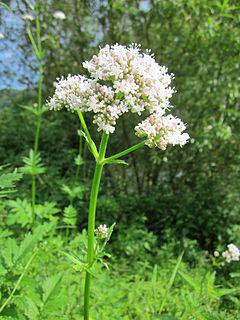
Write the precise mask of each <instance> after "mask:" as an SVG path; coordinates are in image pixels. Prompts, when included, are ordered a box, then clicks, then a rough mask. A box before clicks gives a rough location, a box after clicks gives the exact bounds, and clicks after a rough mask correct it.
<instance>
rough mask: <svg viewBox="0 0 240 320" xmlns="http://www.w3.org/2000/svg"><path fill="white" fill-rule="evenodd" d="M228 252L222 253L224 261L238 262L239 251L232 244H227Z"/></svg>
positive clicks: (239, 258) (239, 257)
mask: <svg viewBox="0 0 240 320" xmlns="http://www.w3.org/2000/svg"><path fill="white" fill-rule="evenodd" d="M227 247H228V250H226V251H224V252H223V253H222V256H223V257H224V258H225V259H226V261H227V262H228V263H230V262H231V261H239V260H240V250H239V249H238V247H237V246H235V245H234V244H232V243H231V244H229V245H228V246H227Z"/></svg>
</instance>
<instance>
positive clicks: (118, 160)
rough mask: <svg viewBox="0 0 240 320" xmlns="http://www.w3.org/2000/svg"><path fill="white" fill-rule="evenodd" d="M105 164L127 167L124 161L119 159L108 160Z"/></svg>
mask: <svg viewBox="0 0 240 320" xmlns="http://www.w3.org/2000/svg"><path fill="white" fill-rule="evenodd" d="M106 163H107V164H124V165H128V163H127V162H126V161H124V160H121V159H116V160H111V159H110V160H108V161H106Z"/></svg>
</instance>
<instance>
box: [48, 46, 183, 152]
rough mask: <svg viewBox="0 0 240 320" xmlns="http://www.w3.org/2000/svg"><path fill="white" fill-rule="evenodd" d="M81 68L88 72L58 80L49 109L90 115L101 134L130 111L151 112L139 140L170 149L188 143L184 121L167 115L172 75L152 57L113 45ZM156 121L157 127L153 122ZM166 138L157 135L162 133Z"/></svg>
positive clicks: (138, 131)
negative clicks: (85, 74) (87, 73)
mask: <svg viewBox="0 0 240 320" xmlns="http://www.w3.org/2000/svg"><path fill="white" fill-rule="evenodd" d="M83 67H84V68H86V69H87V70H88V72H89V74H90V77H89V78H87V77H85V76H81V75H75V76H71V75H69V76H68V77H67V78H66V79H64V78H60V79H58V82H57V84H56V90H55V93H54V95H53V97H52V98H51V99H50V101H49V102H48V105H49V106H50V109H52V110H59V109H61V108H63V107H64V106H65V107H66V108H67V109H69V110H71V111H74V110H76V109H78V110H80V111H82V112H92V113H93V122H94V123H96V124H97V126H98V130H99V131H105V132H106V133H113V132H114V130H115V126H116V121H117V119H118V118H119V117H120V116H121V115H123V114H124V113H127V112H132V113H138V114H139V115H140V114H141V113H142V112H143V111H146V110H147V111H148V112H149V113H150V116H149V118H147V119H146V120H145V121H143V122H142V123H141V124H139V125H138V126H137V127H136V134H137V135H138V136H142V137H146V139H147V141H146V144H147V145H148V146H150V147H153V146H157V147H159V148H161V149H166V146H167V145H168V144H172V145H175V144H180V145H183V144H185V143H186V142H187V140H188V135H187V134H182V131H183V130H184V129H185V126H184V125H183V123H182V122H181V121H180V120H178V119H176V118H174V117H173V116H171V115H169V116H164V113H165V111H166V110H167V109H168V108H169V107H170V102H169V99H170V98H171V97H172V94H173V92H174V90H173V89H172V88H171V87H170V84H171V80H172V77H173V75H171V74H168V70H167V68H166V67H162V66H160V65H158V63H157V62H156V61H155V58H154V56H153V55H152V54H151V53H150V51H147V52H146V53H142V52H141V50H140V47H139V46H137V45H135V44H132V45H130V46H128V47H127V46H122V45H119V44H115V45H113V46H109V45H106V46H105V47H103V48H101V49H100V51H99V53H98V54H97V55H94V56H93V57H92V59H91V60H90V61H85V62H84V63H83ZM154 121H155V122H156V121H157V122H159V121H160V122H159V123H157V122H156V123H154ZM162 133H163V134H164V136H162V137H159V135H160V134H162Z"/></svg>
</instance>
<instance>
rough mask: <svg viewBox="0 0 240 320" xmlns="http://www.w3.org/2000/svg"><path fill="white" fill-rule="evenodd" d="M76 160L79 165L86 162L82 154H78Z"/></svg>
mask: <svg viewBox="0 0 240 320" xmlns="http://www.w3.org/2000/svg"><path fill="white" fill-rule="evenodd" d="M74 162H75V164H76V165H77V166H81V165H83V164H84V161H83V158H82V157H81V156H80V154H78V155H77V156H76V157H75V159H74Z"/></svg>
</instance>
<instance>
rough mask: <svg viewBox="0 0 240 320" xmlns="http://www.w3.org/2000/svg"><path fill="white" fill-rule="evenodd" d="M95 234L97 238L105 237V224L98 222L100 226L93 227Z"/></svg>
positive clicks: (106, 232) (106, 229)
mask: <svg viewBox="0 0 240 320" xmlns="http://www.w3.org/2000/svg"><path fill="white" fill-rule="evenodd" d="M95 234H96V236H98V237H99V238H101V239H103V238H107V235H108V228H107V226H106V225H105V224H103V225H102V224H100V226H99V227H98V228H97V229H95Z"/></svg>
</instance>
